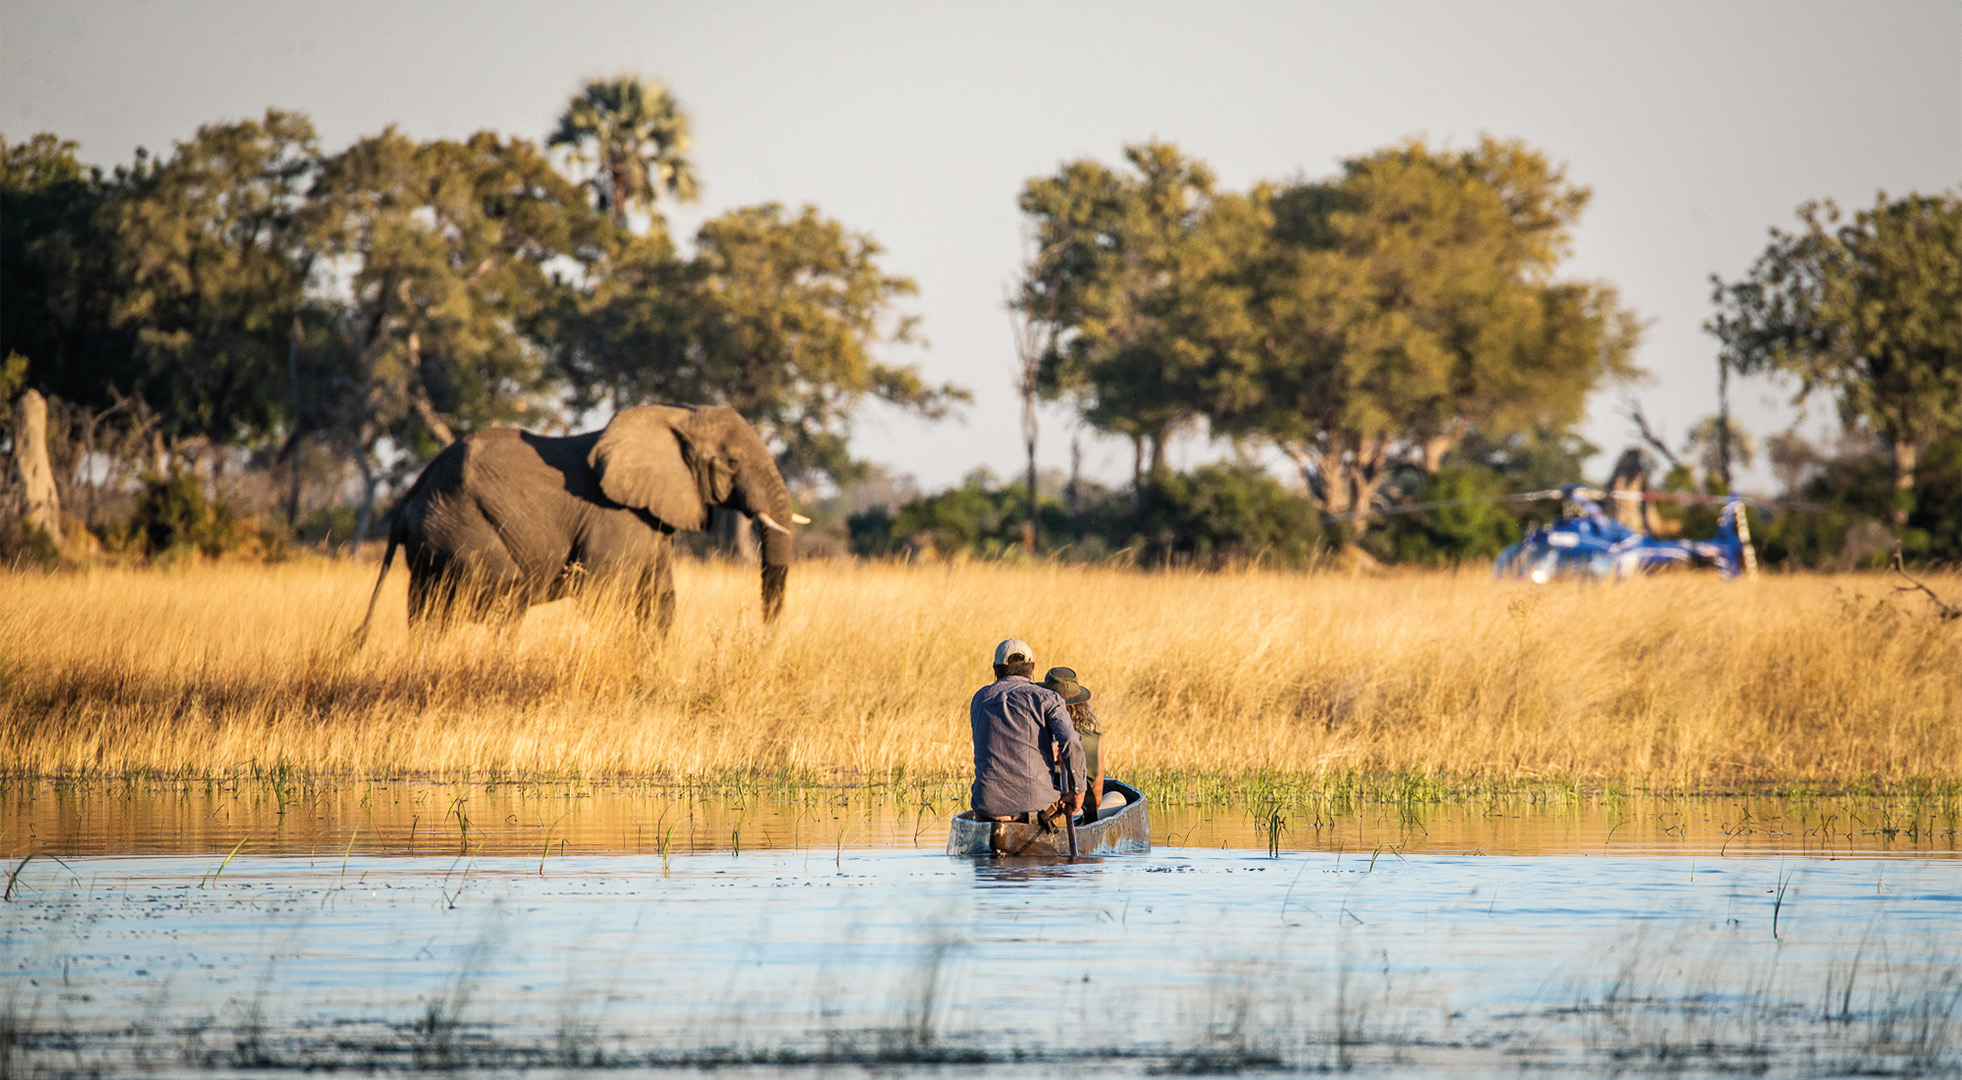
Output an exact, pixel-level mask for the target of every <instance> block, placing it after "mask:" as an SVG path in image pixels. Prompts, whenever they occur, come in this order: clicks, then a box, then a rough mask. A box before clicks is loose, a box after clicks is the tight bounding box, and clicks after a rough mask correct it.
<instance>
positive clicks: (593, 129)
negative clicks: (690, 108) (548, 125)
mask: <svg viewBox="0 0 1962 1080" xmlns="http://www.w3.org/2000/svg"><path fill="white" fill-rule="evenodd" d="M688 142H689V140H688V114H687V113H685V112H683V111H681V103H680V102H678V101H676V100H675V99H674V95H673V94H670V93H669V92H668V88H667V87H665V86H663V85H661V84H660V83H659V82H657V81H655V80H653V79H642V78H640V77H638V76H635V75H621V76H619V77H617V78H613V79H594V80H592V81H591V82H588V83H587V84H586V89H585V91H584V92H582V93H580V94H579V95H578V96H576V97H574V98H573V99H572V102H571V103H570V104H568V105H567V106H566V110H565V113H564V115H562V116H560V117H559V128H558V130H557V131H555V132H553V133H552V138H551V145H552V146H564V147H568V148H570V150H571V152H572V155H573V157H574V158H575V159H577V160H581V161H584V162H586V163H588V164H590V165H591V166H592V168H593V179H592V181H591V183H592V186H593V191H594V194H595V195H596V196H597V199H598V202H599V208H600V209H601V210H603V211H605V212H607V213H609V214H612V215H613V219H614V220H615V221H617V222H619V223H620V225H621V226H622V227H625V226H626V224H627V213H628V211H630V210H645V211H647V212H649V213H652V212H653V210H654V203H655V201H656V200H658V199H659V198H661V197H662V196H663V195H666V196H668V197H670V198H673V199H676V200H678V201H680V202H693V201H694V199H695V169H694V166H693V165H692V164H691V163H690V162H689V160H688V157H687V154H688Z"/></svg>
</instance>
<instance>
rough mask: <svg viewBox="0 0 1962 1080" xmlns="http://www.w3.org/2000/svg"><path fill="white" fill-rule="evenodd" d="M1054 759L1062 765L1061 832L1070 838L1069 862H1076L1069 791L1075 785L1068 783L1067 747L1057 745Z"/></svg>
mask: <svg viewBox="0 0 1962 1080" xmlns="http://www.w3.org/2000/svg"><path fill="white" fill-rule="evenodd" d="M1056 751H1057V753H1056V757H1057V759H1058V760H1059V761H1061V762H1062V765H1063V832H1064V833H1065V834H1066V835H1068V836H1069V838H1070V861H1071V862H1075V861H1076V815H1075V814H1073V813H1071V812H1070V809H1069V801H1070V792H1069V789H1071V788H1073V787H1075V786H1076V785H1075V784H1073V783H1071V782H1070V758H1069V750H1068V748H1067V747H1065V746H1063V745H1061V744H1058V745H1057V747H1056Z"/></svg>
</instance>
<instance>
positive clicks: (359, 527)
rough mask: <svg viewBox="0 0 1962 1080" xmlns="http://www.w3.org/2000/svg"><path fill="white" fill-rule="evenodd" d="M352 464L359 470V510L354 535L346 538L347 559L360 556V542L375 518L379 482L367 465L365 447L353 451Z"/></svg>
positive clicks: (372, 469) (355, 519)
mask: <svg viewBox="0 0 1962 1080" xmlns="http://www.w3.org/2000/svg"><path fill="white" fill-rule="evenodd" d="M354 464H355V465H356V466H358V467H359V468H360V469H361V509H360V511H359V512H358V513H356V514H355V515H354V535H353V536H350V537H348V538H347V554H348V558H354V557H355V556H358V555H360V554H361V541H362V540H363V539H365V538H366V537H367V535H368V523H369V522H370V521H373V520H374V517H375V486H376V485H377V484H379V483H380V482H381V481H380V478H379V477H377V476H376V475H375V467H374V466H373V465H370V464H369V463H368V449H367V447H365V446H363V447H361V448H359V449H357V450H356V451H355V453H354Z"/></svg>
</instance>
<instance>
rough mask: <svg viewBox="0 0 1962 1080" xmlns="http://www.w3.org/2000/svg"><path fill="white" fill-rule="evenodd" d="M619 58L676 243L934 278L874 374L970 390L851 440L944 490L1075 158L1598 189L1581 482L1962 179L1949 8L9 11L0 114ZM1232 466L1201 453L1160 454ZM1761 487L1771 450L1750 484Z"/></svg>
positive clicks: (1673, 430)
mask: <svg viewBox="0 0 1962 1080" xmlns="http://www.w3.org/2000/svg"><path fill="white" fill-rule="evenodd" d="M619 72H633V73H638V74H641V75H645V76H651V77H654V78H658V79H660V80H662V81H664V82H666V83H667V84H668V85H669V86H670V87H672V88H673V91H674V93H675V94H676V95H677V97H679V99H680V100H681V102H682V104H683V105H684V107H685V108H686V109H687V111H688V112H689V114H690V116H691V117H692V120H693V129H694V138H695V145H694V160H695V164H696V169H697V173H698V175H699V176H700V177H701V178H702V181H703V193H702V199H701V200H700V202H699V203H697V204H695V205H693V206H690V207H684V208H680V209H678V210H671V211H670V220H671V221H672V222H673V224H674V227H675V231H676V233H677V235H678V236H685V235H687V234H688V233H691V232H692V231H693V228H694V227H695V226H696V225H698V224H699V223H700V222H701V221H702V220H704V219H705V218H707V217H709V216H711V215H713V214H716V213H720V212H722V211H724V210H727V209H730V208H733V207H737V206H744V205H750V204H754V203H758V202H764V201H777V202H782V203H785V204H788V205H791V206H797V205H801V204H804V203H814V204H816V205H817V206H818V207H819V208H820V210H822V211H823V212H824V213H825V214H827V215H829V216H831V217H834V218H836V219H838V220H839V221H841V222H843V223H844V224H845V225H847V226H848V227H850V228H852V229H854V230H858V231H862V232H866V233H870V234H871V235H872V236H874V237H875V238H877V240H878V241H879V243H880V244H881V245H883V246H884V247H885V249H886V251H887V254H886V256H885V262H884V265H885V267H886V269H887V271H888V272H890V273H896V274H902V275H905V276H907V277H911V278H913V279H914V280H915V281H917V282H918V284H919V289H920V291H919V295H918V296H917V297H915V298H913V299H912V300H911V301H910V302H909V304H910V307H909V310H910V311H911V312H913V313H915V314H917V315H919V316H920V317H921V318H922V323H923V325H922V329H923V332H924V334H925V336H926V338H927V339H928V342H929V344H928V345H927V347H925V348H924V349H913V348H899V349H896V350H893V351H892V352H890V353H889V354H888V357H887V358H888V359H891V360H896V361H900V362H908V363H917V364H918V365H919V366H920V368H921V370H922V371H923V373H924V374H925V375H926V376H927V377H928V378H929V379H930V380H932V381H935V382H940V381H953V382H955V383H958V384H960V385H963V386H965V387H968V388H969V389H970V390H972V391H973V393H974V395H975V401H974V404H973V405H972V406H970V407H968V408H967V409H966V410H965V413H964V417H963V418H961V419H956V420H946V421H941V422H938V423H933V422H928V421H924V420H920V419H917V418H914V417H911V416H908V415H905V414H902V413H899V412H897V411H895V410H893V409H890V408H888V407H885V406H882V405H871V406H868V407H866V408H865V409H864V410H863V411H862V414H861V417H860V420H859V424H858V427H857V429H856V434H855V437H854V440H853V447H854V450H855V452H856V453H857V454H859V455H860V456H861V457H864V458H867V459H869V460H872V461H875V462H882V463H885V464H888V465H890V466H892V467H893V468H894V469H895V470H897V471H899V472H902V473H910V474H912V475H914V476H915V477H917V478H918V480H919V482H920V483H921V484H922V486H924V487H925V488H927V489H928V490H932V489H935V488H938V487H942V486H945V485H948V484H953V483H957V482H959V481H960V479H961V478H962V477H963V476H964V475H966V474H967V473H968V472H969V471H970V470H972V469H974V468H976V467H977V466H984V465H985V466H987V467H989V468H991V469H993V470H994V471H995V472H996V473H997V474H1003V475H1007V474H1013V473H1014V472H1016V471H1018V470H1019V469H1020V467H1021V461H1022V448H1021V440H1020V434H1019V426H1018V416H1019V407H1018V404H1017V401H1016V398H1015V395H1014V392H1013V389H1012V387H1011V378H1012V367H1013V348H1012V341H1011V338H1010V333H1009V324H1008V319H1007V315H1006V313H1005V312H1004V310H1003V308H1002V296H1003V289H1004V288H1005V287H1006V285H1007V284H1008V283H1009V281H1010V280H1011V279H1012V277H1013V275H1014V273H1015V269H1016V266H1017V265H1018V261H1019V258H1020V254H1021V244H1022V223H1021V219H1020V215H1019V213H1018V211H1017V210H1016V205H1015V200H1016V195H1017V193H1018V191H1019V190H1020V188H1021V186H1022V184H1023V183H1024V182H1025V181H1026V180H1028V179H1029V178H1030V177H1032V176H1037V175H1042V174H1046V173H1050V172H1054V171H1055V170H1056V169H1057V168H1058V167H1059V166H1060V165H1061V164H1062V163H1064V162H1066V161H1070V160H1074V159H1077V158H1083V157H1089V158H1095V159H1097V160H1100V161H1105V162H1113V163H1114V162H1117V161H1119V160H1120V155H1121V153H1122V150H1123V147H1124V146H1125V145H1126V144H1128V143H1133V142H1139V141H1143V140H1146V139H1153V138H1156V139H1165V140H1169V141H1172V142H1174V143H1177V144H1178V145H1179V146H1180V147H1181V148H1182V149H1184V150H1185V151H1186V152H1188V153H1190V154H1193V155H1196V156H1197V157H1199V158H1201V159H1203V160H1204V161H1206V162H1207V163H1208V164H1209V165H1211V166H1212V167H1213V169H1214V170H1215V171H1216V172H1217V173H1218V174H1219V177H1220V179H1221V182H1222V183H1223V184H1224V185H1226V186H1228V187H1232V188H1244V187H1246V186H1248V185H1251V184H1252V183H1254V182H1256V181H1259V180H1286V179H1290V178H1300V177H1320V176H1326V175H1328V174H1330V173H1332V172H1334V171H1335V170H1336V169H1337V167H1338V166H1339V163H1340V162H1341V161H1342V160H1343V159H1344V158H1346V157H1350V156H1356V155H1361V154H1365V153H1368V152H1370V151H1372V150H1375V149H1378V148H1380V147H1383V146H1386V145H1391V144H1394V143H1397V142H1400V141H1402V140H1404V139H1406V138H1409V137H1412V136H1423V137H1425V138H1426V139H1428V140H1430V141H1431V142H1432V143H1434V144H1436V143H1446V144H1450V145H1457V146H1464V145H1468V144H1470V143H1471V142H1472V141H1473V140H1475V139H1476V138H1477V137H1478V136H1479V135H1480V134H1481V133H1490V134H1493V135H1497V136H1501V137H1512V138H1520V139H1523V140H1525V141H1526V142H1528V143H1530V144H1531V145H1533V146H1535V147H1537V148H1539V149H1541V150H1543V151H1544V152H1545V153H1547V154H1548V155H1549V156H1550V157H1551V158H1553V159H1554V160H1556V161H1558V162H1562V163H1564V164H1565V165H1566V167H1567V169H1568V175H1569V177H1570V179H1572V180H1574V181H1575V182H1578V183H1580V184H1584V185H1586V186H1588V187H1590V188H1592V190H1593V193H1594V198H1593V201H1592V203H1591V204H1590V206H1589V208H1588V210H1587V212H1586V213H1585V215H1584V216H1583V218H1582V220H1581V223H1580V225H1579V227H1578V229H1577V231H1576V241H1575V249H1574V255H1573V257H1572V259H1571V260H1570V261H1569V262H1568V264H1567V265H1566V267H1565V268H1564V271H1563V272H1564V274H1565V275H1567V276H1570V277H1578V278H1590V279H1599V280H1605V281H1609V282H1612V283H1613V284H1614V285H1616V286H1617V287H1618V288H1619V289H1620V290H1621V293H1622V296H1623V299H1624V301H1625V302H1626V303H1628V304H1629V305H1630V306H1631V307H1633V308H1634V309H1635V310H1636V311H1637V312H1638V313H1640V314H1641V315H1642V316H1643V317H1644V318H1645V319H1647V320H1648V321H1649V329H1648V332H1647V335H1646V339H1645V342H1644V345H1643V347H1642V349H1641V351H1640V353H1639V354H1638V361H1639V362H1640V363H1641V364H1642V366H1643V367H1645V368H1646V369H1647V370H1648V371H1649V372H1650V373H1651V378H1650V379H1649V380H1648V381H1647V382H1646V383H1644V384H1641V385H1637V386H1633V387H1627V388H1605V389H1604V390H1603V391H1602V392H1601V393H1598V394H1597V395H1596V396H1595V398H1594V400H1593V401H1592V402H1591V404H1590V409H1589V417H1588V420H1587V422H1586V424H1585V425H1584V426H1583V428H1582V434H1584V435H1585V436H1586V437H1587V438H1588V439H1589V440H1590V441H1592V442H1593V443H1595V444H1596V445H1598V446H1600V447H1602V448H1603V450H1604V451H1605V452H1604V453H1603V454H1602V455H1601V456H1599V457H1597V458H1595V459H1594V460H1593V461H1592V462H1591V463H1590V464H1591V472H1592V473H1605V471H1606V470H1607V469H1608V467H1609V466H1610V465H1611V464H1612V460H1613V456H1614V454H1615V453H1616V452H1618V451H1619V450H1620V449H1621V448H1622V447H1623V446H1626V445H1629V444H1630V443H1631V442H1632V441H1633V439H1634V434H1635V433H1634V430H1633V426H1632V425H1631V424H1630V423H1629V422H1628V421H1627V419H1626V418H1625V417H1624V416H1623V415H1622V412H1621V398H1622V396H1623V395H1625V394H1632V395H1633V396H1634V397H1635V398H1636V399H1638V400H1639V401H1640V402H1641V403H1642V405H1643V407H1644V411H1645V412H1646V414H1647V415H1648V416H1649V418H1650V419H1651V421H1652V422H1654V423H1655V425H1656V426H1657V427H1659V428H1661V429H1663V431H1664V432H1665V433H1666V435H1667V436H1668V437H1669V438H1670V439H1671V440H1672V441H1673V442H1680V440H1681V437H1682V435H1683V433H1684V432H1685V431H1686V430H1687V429H1688V428H1689V427H1690V425H1691V424H1693V423H1694V422H1695V421H1696V420H1697V419H1698V418H1700V417H1702V416H1705V415H1708V414H1709V413H1711V412H1713V411H1714V410H1715V401H1716V389H1715V383H1716V367H1715V357H1716V345H1715V341H1714V339H1712V338H1711V337H1709V335H1707V334H1706V333H1704V332H1703V331H1702V330H1701V325H1702V323H1703V321H1704V320H1705V319H1706V318H1707V317H1708V316H1709V314H1710V299H1709V297H1710V282H1709V278H1710V275H1711V274H1713V273H1715V274H1719V275H1722V276H1723V277H1725V278H1726V279H1735V278H1736V277H1738V276H1740V275H1741V274H1743V273H1744V272H1745V271H1746V269H1747V268H1748V267H1749V265H1750V263H1751V260H1752V259H1753V258H1754V257H1755V256H1756V255H1757V254H1758V253H1759V252H1761V251H1762V250H1763V249H1764V246H1765V242H1766V239H1767V238H1766V230H1767V229H1768V228H1770V227H1772V226H1789V225H1790V224H1791V223H1792V221H1793V211H1794V209H1795V208H1796V207H1797V206H1798V205H1799V204H1800V203H1803V202H1805V201H1807V200H1811V199H1822V198H1828V197H1830V198H1833V199H1836V200H1838V201H1839V202H1840V203H1841V204H1842V205H1846V206H1850V207H1860V206H1867V205H1871V204H1872V202H1873V200H1874V198H1875V196H1876V193H1877V192H1879V191H1882V190H1885V191H1887V192H1890V193H1895V194H1901V193H1905V192H1908V191H1911V190H1912V191H1924V192H1932V191H1937V190H1943V189H1951V188H1955V187H1957V186H1958V185H1962V4H1958V3H1955V2H1953V0H1948V2H1936V3H1911V2H1888V3H1861V4H1821V3H1804V2H1792V0H1785V2H1781V3H1765V4H1757V3H1721V4H1712V3H1707V2H1704V3H1690V4H1668V3H1643V4H1605V3H1558V4H1539V3H1496V2H1495V3H1481V4H1463V3H1371V4H1355V3H1341V4H1320V3H1285V4H1266V3H1251V2H1241V3H1234V4H1197V3H1188V4H1162V3H1135V2H1133V3H1122V4H1118V3H1074V4H1072V3H1058V2H1051V3H990V4H986V5H979V4H973V5H953V4H925V3H891V4H874V3H853V4H843V3H833V4H796V5H792V4H773V3H716V4H709V3H695V4H675V3H653V2H637V3H620V4H602V3H576V2H566V3H559V4H551V5H544V4H537V3H475V4H472V3H441V4H439V3H427V2H420V0H393V2H389V3H368V2H354V0H337V2H335V3H331V4H318V3H290V2H284V0H253V2H244V3H217V2H198V0H177V2H174V3H170V4H155V3H132V4H108V3H89V2H81V0H55V2H49V0H7V3H6V4H5V5H4V6H0V133H4V134H5V136H6V137H7V138H9V139H16V140H17V139H22V138H25V137H26V136H28V135H30V134H32V133H34V132H36V131H44V130H45V131H53V132H56V133H58V134H60V135H61V136H63V137H65V138H70V139H74V140H76V141H78V142H79V143H80V144H81V154H82V156H83V158H84V159H85V160H88V161H91V162H94V163H98V164H102V165H105V166H107V165H113V164H117V163H121V162H126V161H128V160H129V159H130V158H131V156H132V154H133V152H134V150H135V148H136V147H137V146H139V145H140V146H146V147H149V148H151V149H152V150H153V151H155V150H164V149H167V148H168V147H169V145H170V144H171V142H172V141H173V140H177V139H183V138H186V137H188V136H190V135H191V134H192V133H193V132H194V131H195V130H196V128H197V126H198V125H199V124H202V123H209V122H212V121H215V120H221V119H238V118H243V117H248V116H257V115H259V114H260V113H262V112H263V111H264V110H265V109H266V107H268V106H278V107H281V108H287V109H297V110H300V111H303V112H306V113H308V114H310V115H311V116H312V117H313V119H314V122H315V124H316V126H317V127H318V129H319V131H320V135H321V138H322V142H323V145H325V146H327V147H329V148H338V147H339V146H342V145H345V144H346V143H348V142H349V141H351V140H353V139H354V138H357V137H359V136H361V135H365V134H370V133H373V132H376V131H379V130H380V129H382V128H383V127H385V126H386V125H388V124H391V123H393V124H397V125H399V126H400V127H401V128H402V129H403V130H404V131H405V132H407V133H409V134H411V135H414V136H417V137H423V138H433V137H458V136H464V135H468V134H469V133H471V132H473V131H477V130H480V129H485V128H489V129H493V130H497V131H500V132H506V133H512V134H524V135H530V136H533V137H537V138H540V139H542V138H543V137H544V136H545V135H546V134H547V133H549V131H550V129H551V127H552V125H553V122H554V120H555V118H556V117H557V115H558V113H559V112H560V111H561V110H562V109H563V108H564V106H565V104H566V101H567V100H568V99H569V98H570V96H571V95H572V94H573V93H574V92H575V91H576V90H577V89H578V88H579V87H580V86H581V85H582V83H583V82H584V80H586V79H588V78H590V77H594V76H600V75H612V74H616V73H619ZM1789 397H1790V394H1789V391H1788V389H1786V388H1781V387H1778V386H1776V385H1773V384H1770V383H1767V382H1763V381H1759V380H1752V381H1750V382H1748V383H1747V384H1745V385H1744V386H1742V387H1741V388H1736V389H1734V391H1733V401H1734V408H1735V410H1736V412H1737V414H1738V417H1739V419H1740V420H1741V422H1742V423H1743V424H1744V425H1745V426H1746V427H1747V428H1749V429H1750V430H1752V431H1753V432H1755V433H1756V434H1758V435H1759V436H1764V435H1768V434H1770V433H1772V432H1775V431H1778V430H1781V429H1783V428H1785V427H1788V426H1790V425H1792V424H1793V423H1794V422H1798V421H1799V420H1800V414H1799V411H1798V410H1795V409H1793V408H1792V407H1790V406H1789V404H1788V401H1789ZM1808 412H1809V415H1808V416H1807V417H1806V418H1805V419H1804V423H1805V425H1806V428H1805V430H1807V431H1808V432H1816V431H1819V430H1821V429H1822V425H1824V424H1826V423H1827V422H1828V421H1829V420H1830V416H1831V409H1830V407H1829V405H1827V404H1826V403H1824V402H1821V403H1818V404H1816V405H1814V406H1813V407H1812V408H1811V409H1810V410H1809V411H1808ZM1075 431H1076V422H1075V420H1074V419H1073V417H1072V416H1071V415H1070V414H1069V413H1068V412H1067V410H1064V409H1062V408H1052V409H1049V410H1046V411H1045V413H1044V415H1043V423H1042V439H1041V448H1040V460H1041V462H1042V464H1043V465H1045V466H1058V467H1063V466H1067V464H1068V461H1069V446H1070V439H1071V436H1072V434H1073V433H1074V432H1075ZM1222 453H1224V450H1223V448H1221V447H1218V446H1214V445H1208V444H1206V443H1205V442H1204V441H1203V440H1202V439H1200V438H1191V439H1187V440H1184V441H1183V442H1181V443H1180V444H1178V445H1175V446H1174V447H1173V449H1172V461H1173V463H1174V464H1176V465H1179V466H1181V467H1189V466H1190V465H1192V464H1195V463H1197V462H1200V461H1203V460H1207V459H1209V458H1213V457H1217V456H1220V455H1221V454H1222ZM1083 467H1084V471H1085V472H1086V473H1088V474H1090V475H1093V476H1097V477H1101V478H1103V479H1106V480H1111V481H1121V480H1125V479H1128V476H1129V471H1130V467H1131V455H1130V450H1129V447H1128V444H1126V443H1122V442H1118V441H1113V440H1099V439H1096V438H1094V437H1091V436H1085V439H1084V459H1083ZM1597 479H1598V477H1597ZM1754 482H1755V483H1754ZM1769 483H1770V481H1769V474H1768V472H1767V470H1766V469H1765V468H1764V466H1763V464H1762V462H1760V463H1759V465H1758V466H1757V467H1756V468H1755V469H1754V470H1753V471H1752V472H1751V473H1750V474H1748V475H1747V478H1746V484H1745V486H1747V487H1757V488H1765V487H1768V486H1769Z"/></svg>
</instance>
